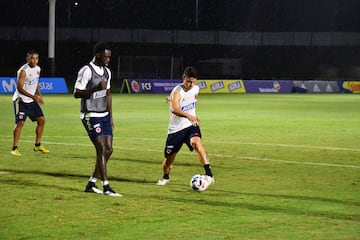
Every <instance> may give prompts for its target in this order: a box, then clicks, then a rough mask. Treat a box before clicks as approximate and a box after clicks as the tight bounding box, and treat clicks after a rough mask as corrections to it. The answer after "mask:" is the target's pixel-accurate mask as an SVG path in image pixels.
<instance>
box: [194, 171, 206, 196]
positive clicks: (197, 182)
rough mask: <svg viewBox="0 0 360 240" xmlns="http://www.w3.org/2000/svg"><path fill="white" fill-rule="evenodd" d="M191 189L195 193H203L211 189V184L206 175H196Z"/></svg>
mask: <svg viewBox="0 0 360 240" xmlns="http://www.w3.org/2000/svg"><path fill="white" fill-rule="evenodd" d="M190 187H191V189H192V190H194V191H199V192H203V191H205V190H206V189H207V188H208V187H209V182H208V181H207V179H206V178H205V176H204V175H201V174H196V175H194V176H193V177H192V178H191V180H190Z"/></svg>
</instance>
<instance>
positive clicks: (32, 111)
mask: <svg viewBox="0 0 360 240" xmlns="http://www.w3.org/2000/svg"><path fill="white" fill-rule="evenodd" d="M13 104H14V114H15V123H17V122H20V121H24V122H25V120H26V118H27V117H29V118H30V119H31V121H33V122H35V121H36V119H37V118H39V117H43V116H44V113H43V111H42V110H41V107H40V105H39V104H38V103H37V102H31V103H25V102H23V101H21V100H20V99H17V100H15V101H14V102H13Z"/></svg>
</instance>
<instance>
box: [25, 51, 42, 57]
mask: <svg viewBox="0 0 360 240" xmlns="http://www.w3.org/2000/svg"><path fill="white" fill-rule="evenodd" d="M33 54H37V55H39V53H38V52H37V51H35V50H30V51H28V52H27V53H26V57H30V56H31V55H33Z"/></svg>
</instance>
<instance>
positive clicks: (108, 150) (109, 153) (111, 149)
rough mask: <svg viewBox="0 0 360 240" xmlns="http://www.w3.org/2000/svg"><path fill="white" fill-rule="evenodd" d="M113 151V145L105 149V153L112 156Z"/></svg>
mask: <svg viewBox="0 0 360 240" xmlns="http://www.w3.org/2000/svg"><path fill="white" fill-rule="evenodd" d="M112 153H113V148H112V147H110V148H106V149H105V154H106V155H107V156H110V155H111V154H112Z"/></svg>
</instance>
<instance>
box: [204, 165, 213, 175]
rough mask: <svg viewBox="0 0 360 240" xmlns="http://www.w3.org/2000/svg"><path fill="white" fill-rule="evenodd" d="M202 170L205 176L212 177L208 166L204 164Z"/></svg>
mask: <svg viewBox="0 0 360 240" xmlns="http://www.w3.org/2000/svg"><path fill="white" fill-rule="evenodd" d="M204 169H205V174H206V175H208V176H210V177H212V176H213V174H212V172H211V167H210V164H205V165H204Z"/></svg>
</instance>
